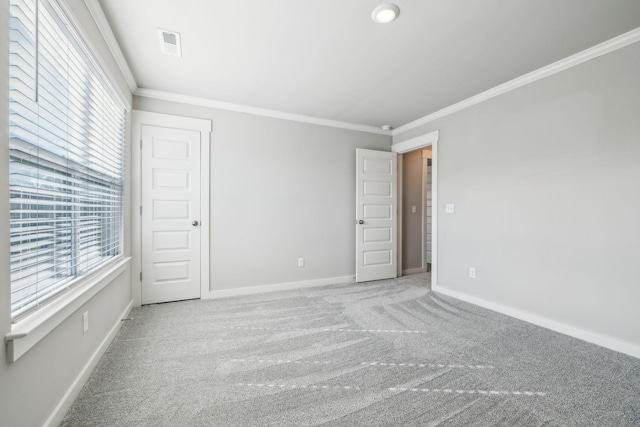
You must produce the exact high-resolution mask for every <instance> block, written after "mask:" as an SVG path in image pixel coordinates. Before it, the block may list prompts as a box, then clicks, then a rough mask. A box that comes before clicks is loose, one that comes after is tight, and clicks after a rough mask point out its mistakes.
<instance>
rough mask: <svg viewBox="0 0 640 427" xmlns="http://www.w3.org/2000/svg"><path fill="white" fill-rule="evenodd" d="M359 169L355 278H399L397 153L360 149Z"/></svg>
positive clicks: (366, 279)
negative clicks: (397, 265) (397, 266)
mask: <svg viewBox="0 0 640 427" xmlns="http://www.w3.org/2000/svg"><path fill="white" fill-rule="evenodd" d="M356 168H357V169H356V171H357V172H356V215H357V218H356V222H357V223H356V281H357V282H364V281H368V280H380V279H388V278H393V277H396V276H397V268H396V264H397V252H396V251H397V244H398V243H397V227H398V221H397V215H396V212H397V204H398V197H397V194H396V189H397V184H398V177H397V155H396V154H395V153H389V152H384V151H373V150H364V149H357V150H356ZM360 222H362V223H360Z"/></svg>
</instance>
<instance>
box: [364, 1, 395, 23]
mask: <svg viewBox="0 0 640 427" xmlns="http://www.w3.org/2000/svg"><path fill="white" fill-rule="evenodd" d="M398 15H400V8H399V7H398V6H396V5H395V4H381V5H380V6H378V7H376V8H375V9H373V12H371V19H373V21H374V22H377V23H378V24H388V23H389V22H391V21H393V20H394V19H396V18H397V17H398Z"/></svg>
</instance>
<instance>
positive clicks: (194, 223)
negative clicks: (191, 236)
mask: <svg viewBox="0 0 640 427" xmlns="http://www.w3.org/2000/svg"><path fill="white" fill-rule="evenodd" d="M191 225H193V226H194V227H197V226H199V225H200V223H199V222H198V221H197V220H195V219H194V220H193V221H191Z"/></svg>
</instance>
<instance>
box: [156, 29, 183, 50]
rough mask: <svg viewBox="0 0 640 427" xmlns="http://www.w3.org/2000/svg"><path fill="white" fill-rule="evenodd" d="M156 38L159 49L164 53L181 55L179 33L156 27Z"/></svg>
mask: <svg viewBox="0 0 640 427" xmlns="http://www.w3.org/2000/svg"><path fill="white" fill-rule="evenodd" d="M158 39H159V40H160V49H161V50H162V53H164V54H165V55H171V56H182V45H181V44H180V33H176V32H173V31H167V30H163V29H162V28H158Z"/></svg>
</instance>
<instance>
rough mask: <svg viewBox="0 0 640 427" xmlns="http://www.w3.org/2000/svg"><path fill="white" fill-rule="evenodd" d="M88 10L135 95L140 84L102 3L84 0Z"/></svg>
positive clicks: (96, 0) (94, 0)
mask: <svg viewBox="0 0 640 427" xmlns="http://www.w3.org/2000/svg"><path fill="white" fill-rule="evenodd" d="M84 3H85V5H86V6H87V9H89V13H91V16H92V17H93V20H94V21H95V22H96V25H97V26H98V29H99V30H100V33H101V34H102V37H103V38H104V41H105V42H106V43H107V46H109V50H110V51H111V54H112V55H113V58H114V59H115V61H116V63H117V64H118V67H119V68H120V72H122V75H123V76H124V78H125V80H126V81H127V85H128V86H129V89H130V90H131V93H134V92H135V91H136V89H137V88H138V84H137V83H136V79H135V77H134V76H133V73H132V72H131V68H129V64H128V63H127V60H126V59H125V57H124V54H123V53H122V49H120V45H119V44H118V41H117V40H116V36H115V35H114V34H113V30H112V29H111V26H110V25H109V21H108V20H107V17H106V16H105V14H104V11H103V10H102V6H100V2H99V1H98V0H84Z"/></svg>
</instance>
